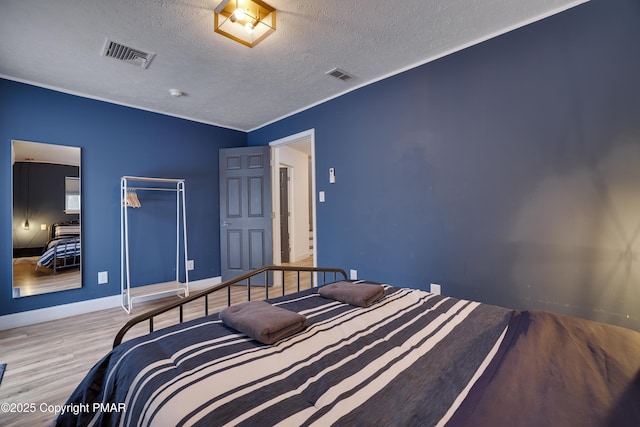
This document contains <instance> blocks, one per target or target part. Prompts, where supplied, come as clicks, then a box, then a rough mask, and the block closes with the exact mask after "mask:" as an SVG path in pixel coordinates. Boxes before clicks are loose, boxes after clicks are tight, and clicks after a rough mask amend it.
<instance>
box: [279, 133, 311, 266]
mask: <svg viewBox="0 0 640 427" xmlns="http://www.w3.org/2000/svg"><path fill="white" fill-rule="evenodd" d="M269 145H270V146H271V148H272V149H271V160H272V161H271V168H272V173H271V177H272V187H271V188H272V189H273V191H272V192H271V194H272V206H273V211H274V215H273V263H274V264H276V265H280V264H282V263H291V264H296V265H310V266H317V254H316V247H317V244H316V239H317V233H316V205H315V197H314V195H315V185H316V183H315V141H314V130H313V129H310V130H307V131H304V132H300V133H298V134H295V135H291V136H289V137H285V138H282V139H279V140H276V141H272V142H271V143H269ZM283 180H284V182H283ZM285 199H286V200H285ZM285 227H286V229H285Z"/></svg>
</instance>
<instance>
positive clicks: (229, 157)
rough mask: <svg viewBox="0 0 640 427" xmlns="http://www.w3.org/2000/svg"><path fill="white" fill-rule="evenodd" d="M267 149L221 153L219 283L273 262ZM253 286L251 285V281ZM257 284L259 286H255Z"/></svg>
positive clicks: (247, 149) (233, 149)
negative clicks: (220, 276) (220, 278)
mask: <svg viewBox="0 0 640 427" xmlns="http://www.w3.org/2000/svg"><path fill="white" fill-rule="evenodd" d="M271 233H272V231H271V167H270V153H269V147H243V148H225V149H221V150H220V263H221V267H222V280H228V279H231V278H233V277H236V276H239V275H241V274H244V273H246V272H248V271H250V270H253V269H255V268H259V267H262V266H263V265H270V264H272V263H273V253H272V234H271ZM252 284H254V282H253V281H252ZM255 284H256V285H257V284H259V283H255Z"/></svg>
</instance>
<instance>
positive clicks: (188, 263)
mask: <svg viewBox="0 0 640 427" xmlns="http://www.w3.org/2000/svg"><path fill="white" fill-rule="evenodd" d="M194 268H195V267H194V262H193V260H192V259H190V260H187V270H189V271H191V270H193V269H194Z"/></svg>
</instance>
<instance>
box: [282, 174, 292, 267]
mask: <svg viewBox="0 0 640 427" xmlns="http://www.w3.org/2000/svg"><path fill="white" fill-rule="evenodd" d="M289 253H290V242H289V171H288V169H287V168H280V261H282V262H289V261H290V259H289Z"/></svg>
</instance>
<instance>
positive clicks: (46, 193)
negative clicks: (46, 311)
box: [12, 140, 82, 298]
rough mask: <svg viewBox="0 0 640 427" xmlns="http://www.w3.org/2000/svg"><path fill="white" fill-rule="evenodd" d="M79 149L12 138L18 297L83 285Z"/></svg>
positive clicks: (15, 277) (14, 290)
mask: <svg viewBox="0 0 640 427" xmlns="http://www.w3.org/2000/svg"><path fill="white" fill-rule="evenodd" d="M80 157H81V156H80V148H79V147H68V146H62V145H54V144H43V143H38V142H28V141H17V140H14V141H13V142H12V171H13V175H12V176H13V195H12V198H13V221H12V226H13V297H14V298H19V297H25V296H30V295H40V294H44V293H49V292H58V291H64V290H67V289H75V288H79V287H81V286H82V266H81V261H82V257H81V252H82V251H81V247H82V246H81V237H82V232H81V229H82V227H81V221H80V219H81V205H82V204H81V191H80V190H81V187H82V186H81V174H80V171H81V168H80Z"/></svg>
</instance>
